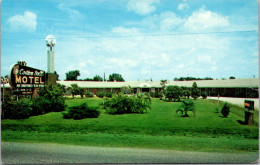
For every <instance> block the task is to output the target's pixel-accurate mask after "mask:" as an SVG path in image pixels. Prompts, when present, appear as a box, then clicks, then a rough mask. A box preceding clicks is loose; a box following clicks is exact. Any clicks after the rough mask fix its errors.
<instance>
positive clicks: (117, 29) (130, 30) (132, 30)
mask: <svg viewBox="0 0 260 165" xmlns="http://www.w3.org/2000/svg"><path fill="white" fill-rule="evenodd" d="M112 32H114V33H123V34H125V33H130V34H133V33H138V32H139V31H138V29H136V28H125V27H122V26H119V27H114V28H113V29H112Z"/></svg>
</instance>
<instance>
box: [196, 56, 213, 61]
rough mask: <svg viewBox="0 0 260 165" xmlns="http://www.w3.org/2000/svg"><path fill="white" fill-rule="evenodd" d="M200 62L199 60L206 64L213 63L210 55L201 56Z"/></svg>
mask: <svg viewBox="0 0 260 165" xmlns="http://www.w3.org/2000/svg"><path fill="white" fill-rule="evenodd" d="M198 60H199V61H200V62H205V63H211V62H212V61H211V57H210V56H208V55H199V56H198Z"/></svg>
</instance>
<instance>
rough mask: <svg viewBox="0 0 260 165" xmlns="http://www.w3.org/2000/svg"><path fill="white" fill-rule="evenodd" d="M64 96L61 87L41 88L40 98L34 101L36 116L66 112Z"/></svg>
mask: <svg viewBox="0 0 260 165" xmlns="http://www.w3.org/2000/svg"><path fill="white" fill-rule="evenodd" d="M63 96H64V90H63V89H62V88H61V87H60V86H52V85H48V86H45V87H44V88H40V90H39V96H38V97H37V98H35V99H33V100H32V101H33V104H32V108H33V112H34V115H39V114H44V113H48V112H61V111H65V109H66V104H65V98H64V97H63ZM37 112H40V113H39V114H37Z"/></svg>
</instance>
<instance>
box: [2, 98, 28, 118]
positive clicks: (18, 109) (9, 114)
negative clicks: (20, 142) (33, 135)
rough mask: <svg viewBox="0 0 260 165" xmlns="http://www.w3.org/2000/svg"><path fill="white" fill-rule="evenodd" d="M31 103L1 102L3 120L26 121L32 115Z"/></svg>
mask: <svg viewBox="0 0 260 165" xmlns="http://www.w3.org/2000/svg"><path fill="white" fill-rule="evenodd" d="M31 105H32V102H31V101H30V100H29V99H21V100H19V101H14V100H7V101H5V102H3V105H2V110H3V114H2V115H1V117H2V118H3V119H26V118H29V117H30V116H31V114H32V107H31Z"/></svg>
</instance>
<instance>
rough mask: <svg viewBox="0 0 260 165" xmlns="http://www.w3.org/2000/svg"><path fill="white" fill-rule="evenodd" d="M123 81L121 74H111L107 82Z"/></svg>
mask: <svg viewBox="0 0 260 165" xmlns="http://www.w3.org/2000/svg"><path fill="white" fill-rule="evenodd" d="M114 80H116V81H125V80H124V79H123V77H122V75H121V74H118V73H113V74H111V75H109V81H114Z"/></svg>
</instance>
